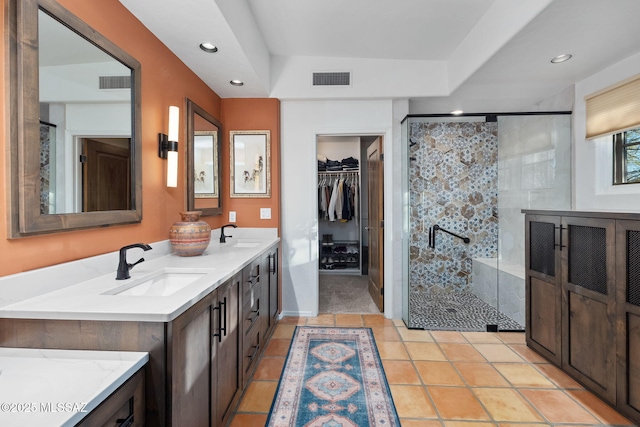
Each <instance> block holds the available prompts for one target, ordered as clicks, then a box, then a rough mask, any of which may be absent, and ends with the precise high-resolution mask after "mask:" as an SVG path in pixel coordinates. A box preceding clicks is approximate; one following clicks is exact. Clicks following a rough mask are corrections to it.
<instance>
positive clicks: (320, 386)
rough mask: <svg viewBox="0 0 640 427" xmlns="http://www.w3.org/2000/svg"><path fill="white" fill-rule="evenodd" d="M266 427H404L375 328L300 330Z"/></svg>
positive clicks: (309, 327) (293, 343)
mask: <svg viewBox="0 0 640 427" xmlns="http://www.w3.org/2000/svg"><path fill="white" fill-rule="evenodd" d="M267 426H269V427H303V426H304V427H339V426H340V427H355V426H358V427H366V426H385V427H386V426H395V427H397V426H400V421H399V419H398V414H397V413H396V408H395V406H394V404H393V400H392V399H391V392H390V391H389V385H388V384H387V379H386V377H385V375H384V370H383V368H382V363H381V362H380V356H379V355H378V349H377V347H376V343H375V341H374V339H373V333H372V332H371V329H370V328H326V327H312V326H298V327H297V328H296V331H295V333H294V335H293V341H292V342H291V348H290V349H289V354H288V355H287V361H286V363H285V365H284V370H283V371H282V376H281V377H280V384H278V390H277V393H276V396H275V398H274V400H273V404H272V405H271V412H270V413H269V420H268V421H267Z"/></svg>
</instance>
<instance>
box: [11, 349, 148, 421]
mask: <svg viewBox="0 0 640 427" xmlns="http://www.w3.org/2000/svg"><path fill="white" fill-rule="evenodd" d="M148 360H149V355H148V353H143V352H124V351H84V350H40V349H25V348H0V425H2V426H11V427H22V426H25V427H27V426H28V427H33V426H50V427H56V426H74V425H76V424H77V423H78V422H80V421H81V420H82V419H83V418H84V417H85V416H87V414H88V413H89V412H91V411H92V410H93V409H95V408H96V407H97V406H98V405H99V404H100V403H101V402H102V401H104V400H105V399H106V398H107V397H109V395H110V394H111V393H113V392H114V391H115V390H116V389H117V388H118V387H120V386H121V385H122V384H124V383H125V382H126V381H127V380H128V379H129V378H130V377H131V376H132V375H133V374H134V373H136V372H137V371H138V370H139V369H140V368H142V367H143V366H144V365H145V363H147V361H148Z"/></svg>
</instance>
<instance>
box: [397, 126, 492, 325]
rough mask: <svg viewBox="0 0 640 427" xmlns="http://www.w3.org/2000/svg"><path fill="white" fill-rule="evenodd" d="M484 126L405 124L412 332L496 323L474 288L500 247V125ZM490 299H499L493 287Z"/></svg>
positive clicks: (409, 297)
mask: <svg viewBox="0 0 640 427" xmlns="http://www.w3.org/2000/svg"><path fill="white" fill-rule="evenodd" d="M481 120H482V121H474V122H432V121H428V120H421V119H415V118H414V119H408V120H407V121H408V122H409V123H408V125H407V138H408V161H409V166H408V172H409V177H408V195H409V207H408V215H407V217H408V218H407V223H408V239H409V240H408V242H409V243H408V244H409V250H408V271H409V273H408V276H409V277H408V286H407V287H406V288H407V289H406V292H407V294H408V296H407V302H408V307H406V310H407V311H408V315H407V316H406V319H405V322H407V326H408V327H410V328H424V329H440V330H486V328H487V324H492V325H495V324H497V317H496V316H497V312H496V310H495V309H492V308H491V307H489V306H488V305H487V304H486V303H485V302H484V301H482V300H481V299H480V298H479V297H478V296H477V295H476V293H477V292H476V291H475V290H474V288H473V277H474V271H473V268H474V264H475V262H476V260H478V259H484V258H493V259H495V258H496V257H497V246H498V221H497V216H496V215H497V193H498V188H497V185H498V177H497V148H498V144H497V123H496V122H485V121H484V117H482V118H481ZM494 271H495V270H494ZM492 282H494V283H495V280H493V281H492ZM487 292H494V295H493V296H490V297H489V298H491V299H493V300H495V299H496V296H495V292H496V287H495V286H493V288H492V289H491V290H488V291H487Z"/></svg>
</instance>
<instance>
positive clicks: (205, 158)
mask: <svg viewBox="0 0 640 427" xmlns="http://www.w3.org/2000/svg"><path fill="white" fill-rule="evenodd" d="M217 135H218V131H195V132H194V135H193V182H194V186H193V189H194V197H195V198H196V199H209V198H217V197H218V183H217V182H216V178H217V176H218V170H217V169H218V159H217V156H218V148H217V147H218V141H216V138H217Z"/></svg>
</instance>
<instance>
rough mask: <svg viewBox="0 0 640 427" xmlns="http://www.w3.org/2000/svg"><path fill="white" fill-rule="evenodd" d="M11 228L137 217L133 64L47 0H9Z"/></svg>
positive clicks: (30, 230)
mask: <svg viewBox="0 0 640 427" xmlns="http://www.w3.org/2000/svg"><path fill="white" fill-rule="evenodd" d="M8 5H9V9H8V16H9V19H10V25H9V26H8V28H9V29H10V31H11V34H10V37H9V40H10V46H9V47H10V49H9V53H10V56H9V60H10V61H9V63H10V77H11V78H10V82H9V86H8V87H9V94H10V117H11V121H10V123H11V128H10V133H11V136H10V138H9V144H10V155H11V168H10V172H11V173H10V175H11V197H10V212H11V215H10V229H9V237H21V236H27V235H32V234H40V233H50V232H55V231H61V230H74V229H80V228H90V227H104V226H107V225H112V224H126V223H135V222H140V220H141V218H142V201H141V197H140V195H141V192H142V191H141V190H142V174H141V159H140V156H139V155H137V153H139V152H140V144H141V128H140V90H141V89H140V88H141V85H140V79H139V77H140V63H139V62H138V61H136V60H135V58H133V57H131V56H130V55H128V54H127V53H126V52H124V51H123V50H122V49H120V48H119V47H118V46H116V45H114V44H113V43H112V42H110V41H109V40H107V39H106V38H104V37H103V36H102V35H100V34H99V33H98V32H96V31H95V30H94V29H92V28H91V27H89V26H88V25H87V24H86V23H85V22H83V21H82V20H80V19H79V18H78V17H76V16H74V15H73V14H71V13H70V12H69V11H67V10H66V9H64V8H63V7H62V6H61V5H60V4H59V3H57V2H56V1H54V0H9V2H8Z"/></svg>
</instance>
